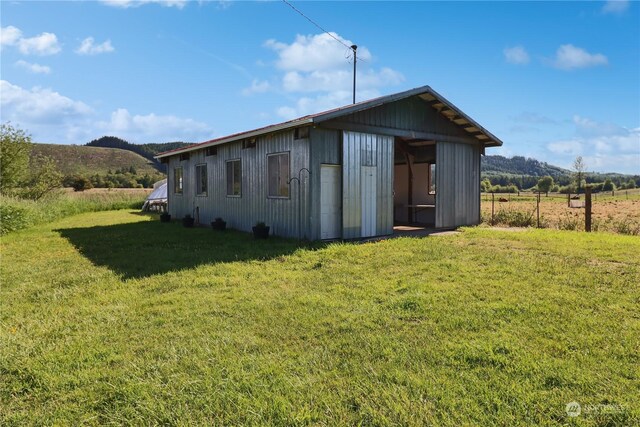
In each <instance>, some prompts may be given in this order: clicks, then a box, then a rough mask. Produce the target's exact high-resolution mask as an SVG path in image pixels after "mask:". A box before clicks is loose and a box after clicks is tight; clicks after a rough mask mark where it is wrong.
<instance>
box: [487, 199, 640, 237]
mask: <svg viewBox="0 0 640 427" xmlns="http://www.w3.org/2000/svg"><path fill="white" fill-rule="evenodd" d="M481 214H482V220H483V222H484V223H486V224H489V225H497V226H509V227H537V228H555V229H560V230H577V231H611V232H616V233H622V234H631V235H640V189H628V190H626V189H625V190H614V191H606V192H602V191H601V192H598V193H591V195H590V197H588V196H587V194H585V193H582V194H560V193H533V192H520V193H482V195H481Z"/></svg>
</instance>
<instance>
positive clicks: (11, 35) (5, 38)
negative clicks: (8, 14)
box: [0, 25, 22, 46]
mask: <svg viewBox="0 0 640 427" xmlns="http://www.w3.org/2000/svg"><path fill="white" fill-rule="evenodd" d="M21 37H22V31H20V30H19V29H18V28H16V27H14V26H11V25H9V26H8V27H1V28H0V45H1V46H13V45H15V44H16V43H17V42H18V40H20V38H21Z"/></svg>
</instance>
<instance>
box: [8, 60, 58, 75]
mask: <svg viewBox="0 0 640 427" xmlns="http://www.w3.org/2000/svg"><path fill="white" fill-rule="evenodd" d="M15 65H16V66H17V67H20V68H22V69H25V70H27V71H28V72H30V73H33V74H49V73H51V67H48V66H46V65H40V64H32V63H30V62H27V61H23V60H22V59H21V60H19V61H17V62H16V64H15Z"/></svg>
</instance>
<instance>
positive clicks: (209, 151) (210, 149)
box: [205, 147, 218, 156]
mask: <svg viewBox="0 0 640 427" xmlns="http://www.w3.org/2000/svg"><path fill="white" fill-rule="evenodd" d="M217 155H218V147H207V149H206V150H205V156H217Z"/></svg>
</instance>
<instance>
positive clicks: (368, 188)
mask: <svg viewBox="0 0 640 427" xmlns="http://www.w3.org/2000/svg"><path fill="white" fill-rule="evenodd" d="M376 178H377V168H376V167H375V166H362V169H361V178H360V185H361V187H360V189H361V190H360V191H361V193H362V222H361V224H362V234H361V236H362V237H371V236H375V235H376V223H377V212H376V200H377V188H376Z"/></svg>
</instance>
